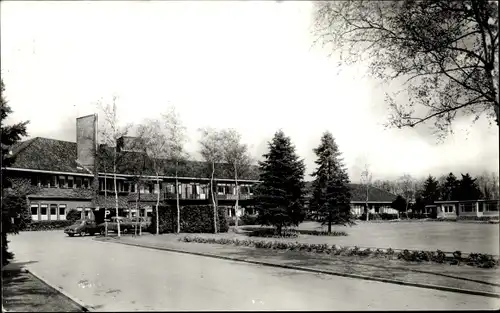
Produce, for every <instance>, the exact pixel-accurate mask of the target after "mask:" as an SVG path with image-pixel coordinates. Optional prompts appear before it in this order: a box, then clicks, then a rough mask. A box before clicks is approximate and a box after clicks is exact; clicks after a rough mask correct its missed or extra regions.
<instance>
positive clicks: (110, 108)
mask: <svg viewBox="0 0 500 313" xmlns="http://www.w3.org/2000/svg"><path fill="white" fill-rule="evenodd" d="M116 100H117V96H113V97H112V103H111V104H110V103H106V104H104V103H103V102H102V101H101V100H99V101H98V102H97V104H98V106H99V107H100V108H101V110H102V111H103V113H104V125H103V126H102V127H101V128H100V135H101V138H102V142H103V143H104V144H105V145H106V146H109V147H112V149H113V152H112V156H111V159H112V164H113V165H112V166H113V184H114V193H115V210H116V216H117V217H118V216H119V204H118V188H117V183H116V171H117V165H118V161H119V156H118V139H119V138H120V137H123V136H125V135H126V134H127V133H128V130H129V129H130V127H131V125H126V126H125V127H120V125H119V120H118V109H117V106H116ZM105 189H107V188H105ZM117 228H118V237H120V235H121V233H120V223H119V221H118V219H117Z"/></svg>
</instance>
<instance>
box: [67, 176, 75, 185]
mask: <svg viewBox="0 0 500 313" xmlns="http://www.w3.org/2000/svg"><path fill="white" fill-rule="evenodd" d="M73 181H74V180H73V176H68V188H73Z"/></svg>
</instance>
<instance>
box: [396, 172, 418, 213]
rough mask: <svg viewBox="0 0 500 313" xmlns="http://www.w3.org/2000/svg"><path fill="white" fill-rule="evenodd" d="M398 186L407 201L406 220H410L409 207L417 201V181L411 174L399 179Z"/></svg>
mask: <svg viewBox="0 0 500 313" xmlns="http://www.w3.org/2000/svg"><path fill="white" fill-rule="evenodd" d="M398 185H399V190H400V194H401V195H402V196H403V197H404V198H405V200H406V209H405V214H406V218H408V206H409V204H410V203H411V202H413V201H414V200H415V196H416V181H415V179H414V178H413V177H411V175H410V174H404V175H403V176H401V177H400V178H399V179H398Z"/></svg>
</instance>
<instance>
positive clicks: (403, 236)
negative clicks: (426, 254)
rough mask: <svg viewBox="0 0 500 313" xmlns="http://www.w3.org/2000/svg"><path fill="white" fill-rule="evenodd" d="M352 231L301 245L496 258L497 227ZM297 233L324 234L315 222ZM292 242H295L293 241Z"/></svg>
mask: <svg viewBox="0 0 500 313" xmlns="http://www.w3.org/2000/svg"><path fill="white" fill-rule="evenodd" d="M357 223H358V224H357V225H355V226H352V227H349V226H347V227H344V226H335V227H333V230H337V231H345V232H347V233H348V236H340V237H327V236H308V235H301V236H300V238H298V239H297V241H299V242H303V243H327V244H336V245H341V246H342V245H344V246H358V247H369V248H372V247H374V248H393V249H409V250H433V251H436V250H437V249H440V250H442V251H456V250H460V251H462V252H463V253H469V252H475V253H488V254H493V255H499V254H500V252H499V250H500V249H499V245H498V243H499V242H500V239H499V238H500V236H499V226H498V225H495V224H476V223H457V222H424V221H422V222H397V223H394V222H393V223H366V222H357ZM299 229H316V230H326V227H321V225H320V224H319V223H316V222H304V223H302V224H300V225H299ZM293 241H296V239H293Z"/></svg>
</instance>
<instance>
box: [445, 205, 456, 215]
mask: <svg viewBox="0 0 500 313" xmlns="http://www.w3.org/2000/svg"><path fill="white" fill-rule="evenodd" d="M453 209H454V206H453V205H450V204H448V205H443V212H444V213H453V211H454V210H453Z"/></svg>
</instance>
